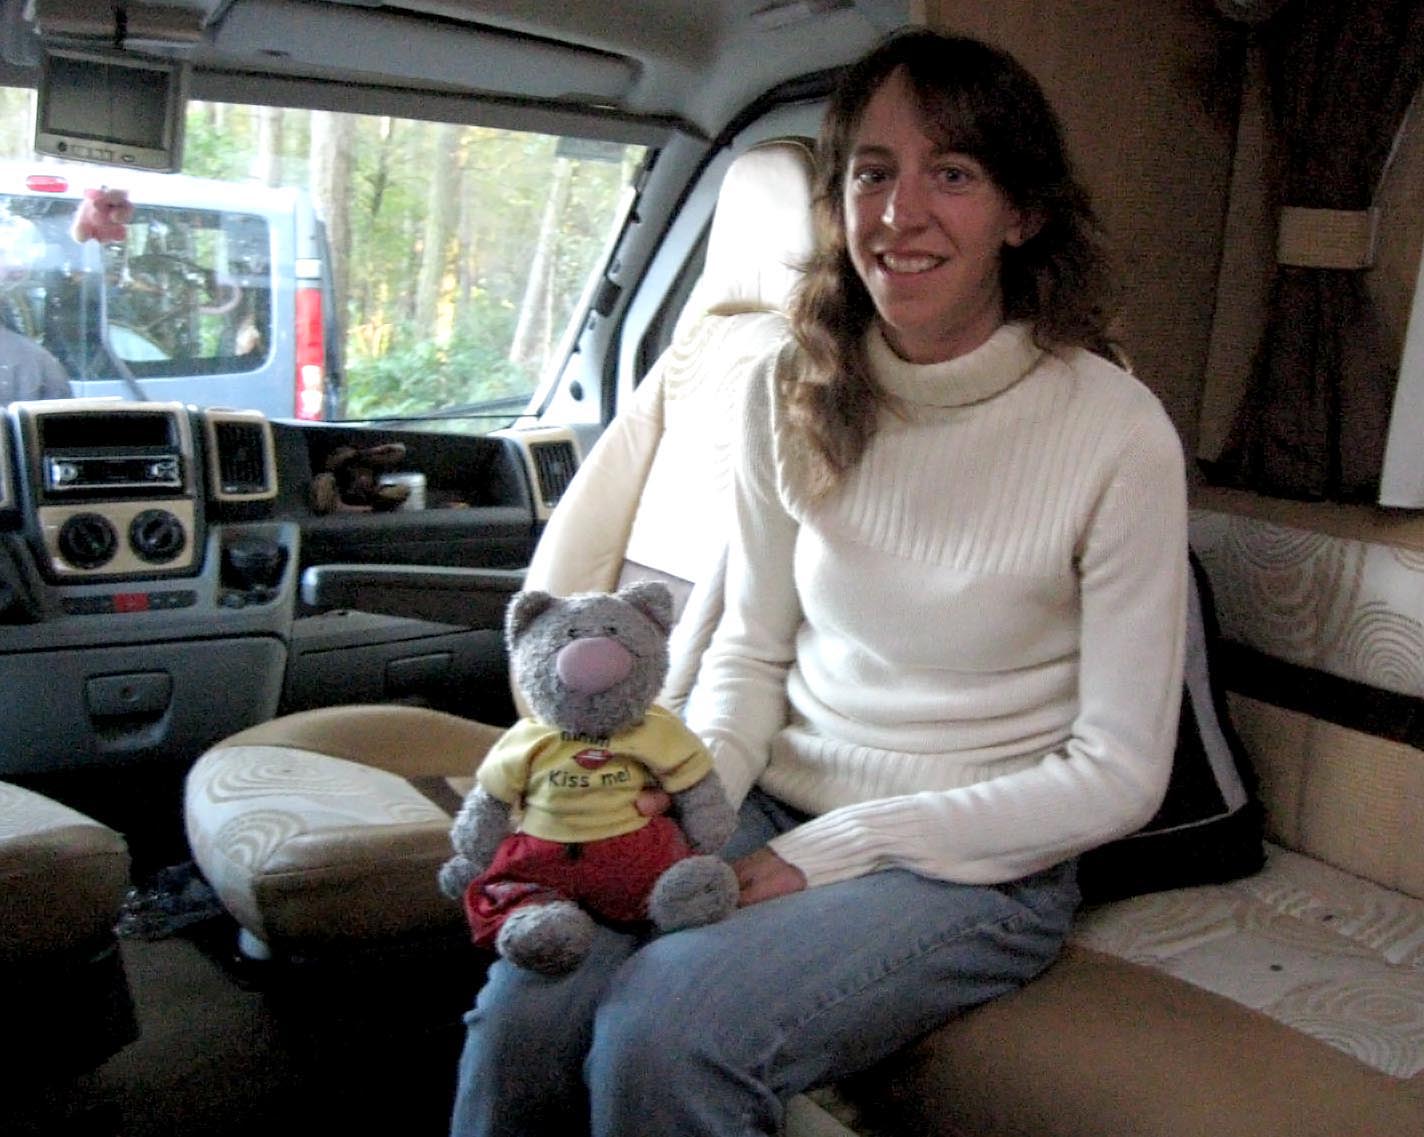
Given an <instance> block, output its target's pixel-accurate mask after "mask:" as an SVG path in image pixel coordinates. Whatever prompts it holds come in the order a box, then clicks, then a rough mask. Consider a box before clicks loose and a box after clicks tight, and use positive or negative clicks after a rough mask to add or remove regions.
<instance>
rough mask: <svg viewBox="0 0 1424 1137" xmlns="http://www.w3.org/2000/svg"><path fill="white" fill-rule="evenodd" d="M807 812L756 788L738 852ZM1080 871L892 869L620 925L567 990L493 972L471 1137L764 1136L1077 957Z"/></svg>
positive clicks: (466, 1095) (466, 1080)
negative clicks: (681, 919) (805, 1106)
mask: <svg viewBox="0 0 1424 1137" xmlns="http://www.w3.org/2000/svg"><path fill="white" fill-rule="evenodd" d="M802 820H804V818H803V817H802V816H800V815H798V814H796V813H794V812H793V811H792V810H789V809H788V808H786V807H785V806H783V805H782V804H781V803H779V802H777V801H775V800H774V799H772V798H770V797H768V796H767V795H765V794H763V793H761V792H760V791H757V790H753V791H752V794H751V796H749V797H748V799H747V801H746V803H745V804H744V805H743V807H742V811H741V819H740V825H739V828H738V830H737V833H736V835H735V836H734V837H733V838H732V841H731V843H730V844H729V845H728V847H727V850H726V855H727V856H728V857H729V858H733V857H736V856H739V855H741V854H743V853H746V852H750V851H751V850H752V849H755V848H757V847H759V846H761V845H763V844H765V843H766V842H767V841H768V840H770V839H771V838H772V837H774V836H775V835H776V834H777V833H780V832H783V831H785V830H786V829H788V828H791V827H792V826H794V825H796V824H798V823H799V822H800V821H802ZM1077 904H1078V889H1077V884H1076V866H1075V863H1074V862H1068V863H1065V864H1063V865H1059V866H1057V867H1055V868H1052V869H1048V870H1046V871H1044V872H1041V873H1038V874H1035V875H1034V876H1031V877H1028V878H1026V879H1025V880H1021V881H1016V882H1013V883H1010V884H1004V885H997V886H981V885H962V884H951V883H948V882H945V881H939V880H930V879H928V878H925V877H922V876H917V875H916V874H914V873H911V872H907V871H904V870H900V869H889V870H884V871H881V872H876V873H872V874H870V875H868V876H863V877H858V878H856V879H854V880H847V881H842V882H840V883H838V884H831V885H825V886H823V887H821V888H814V889H808V890H806V891H803V892H799V893H794V894H792V895H790V896H784V897H781V898H779V899H776V900H771V901H767V902H766V903H763V904H755V905H752V906H751V907H749V908H741V909H738V910H737V911H736V912H734V913H733V914H732V915H731V916H730V917H728V918H727V919H726V920H724V921H722V922H721V923H718V924H713V925H711V926H709V927H705V928H694V929H688V930H686V931H681V932H676V933H673V934H671V935H667V936H660V937H657V938H654V939H651V940H646V939H643V938H640V937H638V936H636V935H632V934H629V933H626V932H620V931H615V930H613V929H610V928H600V930H599V935H598V938H597V939H596V941H595V943H594V946H593V950H592V952H591V953H590V955H589V957H588V959H586V960H585V961H584V963H583V964H582V965H581V966H580V967H579V968H578V969H577V970H576V971H574V972H573V973H571V974H569V975H565V976H560V977H557V978H550V977H548V976H543V975H537V974H534V973H532V972H528V971H524V970H521V969H519V968H516V967H513V966H511V965H509V964H507V963H505V962H504V961H503V960H500V961H497V962H496V963H495V964H494V965H493V966H492V967H491V968H490V973H489V978H488V980H487V982H486V983H485V986H484V988H483V989H482V990H481V991H480V993H479V996H478V997H477V998H476V1000H475V1006H474V1009H473V1010H472V1011H470V1013H469V1014H468V1015H466V1017H465V1022H466V1025H467V1029H468V1033H467V1035H466V1040H465V1049H464V1053H463V1055H462V1056H461V1059H460V1069H459V1083H458V1088H457V1091H456V1099H455V1109H454V1117H453V1120H452V1124H451V1133H452V1135H453V1137H516V1135H518V1137H534V1135H543V1134H549V1135H558V1137H564V1135H568V1137H579V1135H581V1134H591V1135H592V1137H629V1135H631V1134H647V1135H648V1137H733V1135H735V1137H750V1135H752V1134H775V1133H777V1132H779V1131H780V1127H781V1122H782V1116H783V1110H784V1103H785V1102H786V1101H787V1099H789V1098H790V1097H791V1096H793V1095H794V1094H796V1093H799V1092H800V1091H802V1090H804V1089H807V1088H810V1087H812V1086H816V1085H822V1084H825V1083H826V1082H829V1081H833V1080H835V1079H836V1078H839V1077H842V1076H844V1075H846V1074H850V1073H853V1072H855V1071H857V1070H861V1069H864V1068H865V1067H867V1066H870V1065H872V1064H873V1063H875V1062H876V1061H878V1060H880V1059H881V1058H884V1057H886V1056H887V1055H889V1054H891V1053H893V1052H894V1051H896V1050H898V1049H899V1048H900V1047H902V1046H904V1045H906V1044H907V1043H909V1042H912V1041H913V1040H914V1039H916V1038H918V1037H919V1036H921V1035H923V1034H925V1033H926V1032H927V1031H930V1030H932V1029H934V1028H935V1027H937V1026H939V1025H941V1024H943V1023H944V1022H946V1021H948V1020H949V1019H950V1018H952V1017H953V1016H955V1015H956V1014H958V1013H959V1012H961V1011H964V1010H966V1009H967V1008H969V1007H972V1006H974V1005H976V1004H978V1003H982V1002H985V1001H987V1000H989V999H992V998H995V997H996V996H998V995H1002V994H1005V993H1007V992H1009V991H1012V990H1015V989H1016V988H1018V987H1020V986H1022V985H1023V984H1024V983H1026V982H1027V981H1028V980H1030V979H1032V978H1033V977H1034V976H1035V975H1037V974H1038V973H1039V972H1040V971H1042V970H1043V969H1044V968H1045V967H1047V966H1048V964H1049V963H1051V962H1052V961H1053V959H1054V958H1055V957H1056V956H1057V954H1058V951H1059V949H1060V947H1061V945H1062V942H1063V938H1064V936H1065V935H1066V934H1067V932H1068V927H1069V924H1070V923H1071V921H1072V918H1073V913H1074V911H1075V909H1076V908H1077Z"/></svg>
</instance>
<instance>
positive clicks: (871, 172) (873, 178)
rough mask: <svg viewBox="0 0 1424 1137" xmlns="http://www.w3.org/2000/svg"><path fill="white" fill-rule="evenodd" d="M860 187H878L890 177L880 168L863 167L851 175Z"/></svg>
mask: <svg viewBox="0 0 1424 1137" xmlns="http://www.w3.org/2000/svg"><path fill="white" fill-rule="evenodd" d="M851 176H852V178H853V180H854V181H855V184H856V185H858V186H867V187H868V186H878V185H880V184H881V183H882V182H884V181H885V180H886V179H887V178H888V177H889V176H890V175H889V174H888V173H887V172H886V171H885V170H883V169H882V168H881V167H879V166H863V167H861V168H860V169H858V170H856V171H855V173H854V174H852V175H851Z"/></svg>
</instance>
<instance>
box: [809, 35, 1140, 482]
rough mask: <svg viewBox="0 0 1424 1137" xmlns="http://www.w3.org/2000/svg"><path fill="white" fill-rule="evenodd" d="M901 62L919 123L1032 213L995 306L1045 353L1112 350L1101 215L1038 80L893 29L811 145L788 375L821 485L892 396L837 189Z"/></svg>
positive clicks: (969, 46)
mask: <svg viewBox="0 0 1424 1137" xmlns="http://www.w3.org/2000/svg"><path fill="white" fill-rule="evenodd" d="M896 71H901V72H902V73H903V74H904V76H905V78H906V80H907V81H908V85H909V88H910V90H911V92H912V93H913V95H914V98H915V100H916V102H917V104H918V106H919V111H920V116H921V120H922V123H923V124H924V129H925V130H926V131H927V132H930V133H931V134H934V135H937V136H938V141H939V142H940V144H941V145H942V146H943V148H944V149H946V150H954V151H958V152H960V153H963V154H967V155H969V156H970V157H972V158H974V159H975V160H976V161H978V162H980V163H981V164H982V165H983V166H984V169H985V171H986V172H987V173H988V175H989V177H990V178H991V179H992V180H993V182H994V184H995V185H996V186H997V187H998V188H999V190H1000V191H1001V192H1002V193H1003V194H1004V196H1005V197H1006V198H1007V199H1008V201H1009V204H1010V205H1012V206H1013V207H1014V208H1015V209H1016V210H1018V211H1019V212H1020V213H1021V214H1022V215H1023V216H1025V217H1031V218H1033V219H1034V220H1035V221H1036V222H1037V223H1038V229H1037V231H1036V232H1035V233H1034V234H1033V236H1032V237H1030V238H1029V239H1028V240H1027V241H1025V242H1024V243H1023V244H1022V245H1020V246H1018V247H1011V246H1005V247H1004V249H1003V252H1002V255H1001V261H1000V282H1001V286H1002V289H1003V297H1004V316H1005V318H1006V319H1008V320H1025V321H1028V322H1029V324H1030V325H1031V327H1032V329H1033V337H1034V341H1035V342H1036V343H1037V344H1038V345H1039V346H1040V347H1041V348H1043V349H1044V350H1048V351H1052V350H1061V349H1063V348H1070V347H1084V348H1087V349H1089V350H1091V351H1097V352H1102V353H1105V354H1109V355H1111V351H1112V348H1111V343H1110V339H1109V335H1108V325H1109V322H1110V319H1111V312H1112V303H1113V299H1114V295H1113V292H1114V290H1113V284H1112V275H1111V272H1110V271H1109V268H1108V263H1107V257H1106V254H1105V251H1104V246H1103V242H1102V238H1101V233H1100V230H1099V226H1098V222H1097V218H1096V216H1095V214H1094V212H1093V207H1092V203H1091V202H1090V200H1089V198H1088V194H1087V191H1086V190H1085V189H1084V188H1083V186H1082V185H1081V184H1080V183H1079V181H1078V180H1077V177H1076V176H1075V174H1074V172H1073V169H1072V165H1071V163H1070V162H1069V159H1068V154H1067V151H1066V148H1065V147H1064V144H1063V132H1062V128H1061V127H1060V125H1059V122H1058V116H1057V115H1056V114H1055V113H1054V111H1053V108H1052V107H1051V106H1050V105H1049V103H1048V99H1047V98H1046V97H1045V95H1044V93H1043V90H1042V88H1041V87H1040V86H1039V85H1038V81H1037V80H1036V79H1034V77H1033V76H1032V75H1030V74H1029V72H1028V71H1027V70H1025V69H1024V68H1023V66H1022V65H1021V64H1019V63H1018V61H1017V60H1015V59H1014V58H1013V57H1012V56H1010V55H1009V54H1008V53H1006V52H1003V51H1000V50H999V49H997V48H994V47H991V46H989V45H988V44H985V43H982V42H980V41H979V40H976V39H970V38H968V37H965V36H951V35H944V34H941V33H938V32H933V31H929V30H927V29H914V30H910V31H902V32H899V33H894V34H892V35H891V36H890V37H888V38H887V39H885V40H883V41H882V42H881V43H880V45H879V46H878V47H876V48H875V49H873V50H872V51H871V52H870V54H868V55H866V56H865V57H864V58H862V59H861V60H860V61H859V62H857V63H854V64H852V65H851V66H850V67H849V68H848V69H847V70H846V71H845V72H844V73H843V75H842V76H841V79H840V81H839V83H838V84H837V87H836V90H835V92H834V94H833V95H832V97H831V102H830V106H829V107H828V109H827V111H826V116H825V119H824V121H823V123H822V126H821V134H820V138H819V139H818V141H817V145H816V180H815V187H814V197H813V208H814V210H815V215H816V216H815V219H816V230H817V240H816V252H815V253H814V254H812V257H811V259H810V261H809V262H808V264H807V266H806V274H805V277H804V278H803V280H802V282H801V285H800V287H799V288H798V290H797V293H796V295H795V297H794V298H793V300H792V305H791V318H792V326H793V329H794V331H795V335H796V339H797V342H798V343H799V345H800V347H801V349H802V350H801V356H802V365H801V367H800V368H799V369H798V371H797V373H796V374H795V375H793V376H791V377H790V378H789V379H788V380H787V382H788V387H789V389H788V392H787V394H788V398H789V405H790V408H791V412H792V422H793V424H794V425H795V426H796V428H797V429H799V430H800V431H801V433H802V434H803V435H804V436H805V439H806V441H807V442H808V443H809V444H810V447H811V451H812V454H813V455H814V456H815V457H816V458H818V459H819V463H818V464H819V465H820V466H821V467H822V470H821V476H819V477H818V478H817V479H816V480H817V482H818V483H819V484H818V485H817V486H815V487H811V488H813V489H817V490H820V491H824V490H828V489H830V488H832V487H834V486H835V485H837V484H839V482H840V481H841V479H842V478H843V477H844V476H845V474H846V473H847V472H849V471H850V470H851V469H852V468H853V467H854V466H855V464H856V463H857V462H858V461H859V460H860V457H861V455H862V454H863V453H864V452H865V448H866V446H867V445H869V443H870V440H871V438H872V437H873V436H874V434H875V428H876V420H877V418H878V410H879V408H880V407H881V406H882V405H886V404H887V403H888V399H887V397H886V395H885V394H884V392H882V391H881V390H880V388H879V386H878V385H877V384H876V382H875V381H874V379H873V378H872V377H871V375H870V372H869V366H868V363H867V361H866V357H865V349H864V341H865V333H866V330H867V328H868V327H869V325H870V322H871V320H872V319H873V318H874V316H875V307H874V305H873V303H872V301H871V298H870V294H869V293H868V292H867V291H866V288H865V285H864V284H863V283H862V282H861V279H860V277H859V275H858V274H857V273H856V271H855V268H854V266H853V265H852V264H851V259H850V253H849V251H848V249H847V245H846V227H845V215H844V207H843V200H842V189H843V186H844V182H845V176H846V168H847V165H848V163H849V160H850V153H851V148H852V146H853V145H854V141H855V134H856V131H857V130H858V129H859V127H860V121H861V118H862V117H863V115H864V113H865V109H866V106H867V104H869V102H870V100H871V98H872V96H873V95H874V94H875V92H876V91H877V90H878V89H879V88H880V86H881V84H883V83H884V82H885V81H886V80H887V79H888V78H889V77H890V75H891V74H892V73H894V72H896Z"/></svg>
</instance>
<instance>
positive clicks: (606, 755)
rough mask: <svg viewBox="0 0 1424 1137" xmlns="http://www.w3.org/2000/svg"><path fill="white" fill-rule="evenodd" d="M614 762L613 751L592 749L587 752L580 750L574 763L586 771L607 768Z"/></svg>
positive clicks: (575, 756)
mask: <svg viewBox="0 0 1424 1137" xmlns="http://www.w3.org/2000/svg"><path fill="white" fill-rule="evenodd" d="M612 760H613V751H611V750H600V749H597V748H596V747H590V748H589V749H587V750H580V751H579V752H578V753H577V754H575V755H574V761H575V762H577V763H578V764H579V765H580V766H582V767H583V768H584V769H585V770H597V769H598V768H599V767H600V766H606V765H607V764H608V763H609V762H611V761H612Z"/></svg>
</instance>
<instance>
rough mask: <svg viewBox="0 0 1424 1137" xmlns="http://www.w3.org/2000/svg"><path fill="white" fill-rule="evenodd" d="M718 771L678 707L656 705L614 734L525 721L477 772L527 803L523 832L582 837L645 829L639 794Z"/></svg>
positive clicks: (516, 802) (507, 797) (490, 785)
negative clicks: (595, 734)
mask: <svg viewBox="0 0 1424 1137" xmlns="http://www.w3.org/2000/svg"><path fill="white" fill-rule="evenodd" d="M711 769H712V757H711V755H710V754H708V753H707V748H706V747H705V746H703V745H702V740H701V739H699V738H698V737H697V735H695V734H693V733H692V731H690V730H688V729H687V727H686V726H684V725H683V723H682V720H681V719H679V718H678V717H677V716H676V715H674V714H673V713H672V712H671V711H667V710H664V709H663V708H662V707H653V708H651V709H650V710H649V711H648V714H647V717H645V718H644V719H643V721H642V723H641V724H639V725H638V726H636V727H634V728H633V729H632V730H629V731H624V732H623V733H622V734H615V735H613V736H612V737H611V738H590V737H587V736H584V735H573V734H568V733H566V732H564V731H561V730H560V729H559V728H558V727H554V726H549V725H548V724H547V723H543V722H539V721H538V720H537V719H529V718H526V719H520V720H519V721H518V722H517V723H515V724H514V725H513V726H512V727H510V728H509V730H507V731H506V732H505V733H504V734H503V735H502V736H501V737H500V739H499V741H497V742H496V743H495V744H494V746H493V747H491V748H490V752H489V754H488V755H486V757H485V760H484V761H483V762H482V763H481V764H480V768H479V771H478V772H477V774H476V777H477V778H478V780H479V784H480V785H481V786H482V787H484V789H485V790H486V791H487V792H488V793H490V794H492V795H493V796H494V797H497V798H499V799H500V800H501V801H503V802H507V803H508V804H509V805H512V806H515V807H522V809H523V817H522V818H521V820H520V824H519V828H520V830H521V831H522V832H524V833H528V834H529V835H530V836H531V837H541V838H543V839H544V840H546V841H563V842H582V841H599V840H602V839H604V838H606V837H618V836H621V835H622V834H624V833H632V832H633V831H634V830H636V829H640V828H642V826H644V825H646V824H647V822H648V819H647V818H646V817H644V816H643V815H642V814H640V813H639V812H638V811H637V809H636V808H634V805H633V803H634V801H635V800H636V798H637V796H638V794H639V792H640V791H642V790H643V789H646V788H649V787H652V786H661V787H662V788H663V789H664V790H666V791H667V792H668V793H679V792H681V791H682V790H685V789H687V788H688V787H689V786H692V785H695V784H696V783H697V782H699V781H701V780H702V779H703V778H704V777H706V776H707V774H708V773H710V772H711ZM650 774H651V775H652V776H651V777H650V776H649V775H650Z"/></svg>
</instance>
